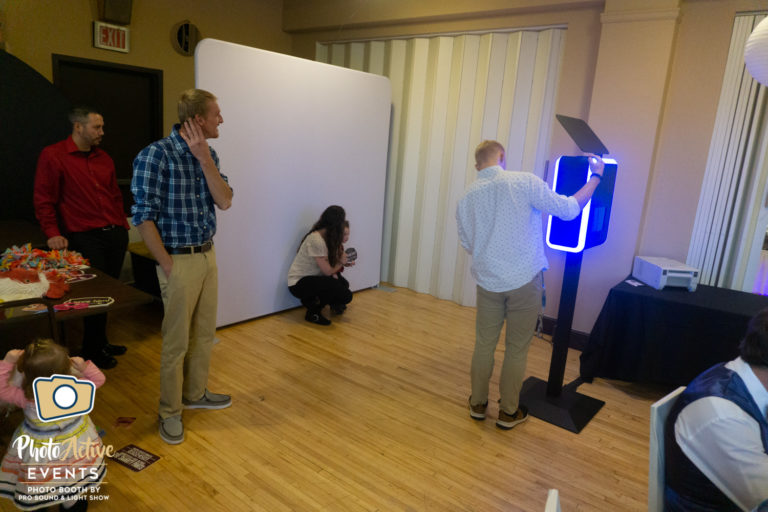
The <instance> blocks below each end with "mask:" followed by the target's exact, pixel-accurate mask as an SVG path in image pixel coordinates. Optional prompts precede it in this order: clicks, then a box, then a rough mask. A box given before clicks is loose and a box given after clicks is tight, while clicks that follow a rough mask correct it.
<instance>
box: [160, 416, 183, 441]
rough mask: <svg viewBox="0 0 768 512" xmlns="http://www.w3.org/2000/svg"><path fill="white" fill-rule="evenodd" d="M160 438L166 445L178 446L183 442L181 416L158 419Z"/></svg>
mask: <svg viewBox="0 0 768 512" xmlns="http://www.w3.org/2000/svg"><path fill="white" fill-rule="evenodd" d="M160 437H161V438H162V439H163V441H165V442H166V443H168V444H179V443H181V442H182V441H184V424H183V423H182V422H181V416H171V417H170V418H165V419H163V418H160Z"/></svg>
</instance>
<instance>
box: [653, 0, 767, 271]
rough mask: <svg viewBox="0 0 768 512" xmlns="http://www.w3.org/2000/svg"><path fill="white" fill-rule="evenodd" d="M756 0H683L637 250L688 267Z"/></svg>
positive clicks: (761, 5) (757, 5) (762, 6)
mask: <svg viewBox="0 0 768 512" xmlns="http://www.w3.org/2000/svg"><path fill="white" fill-rule="evenodd" d="M760 9H762V10H763V11H766V10H768V3H766V2H765V1H758V0H728V1H723V0H698V1H686V2H683V4H682V8H681V21H680V26H679V30H678V37H677V43H676V45H675V49H674V55H673V61H672V69H671V73H670V78H669V85H668V93H667V97H666V102H665V106H664V116H663V118H662V119H661V120H660V122H661V129H660V133H659V141H658V145H657V148H656V157H655V162H654V167H653V169H654V170H653V175H652V177H651V182H650V184H649V193H648V200H647V201H646V212H645V217H644V225H643V228H642V231H641V236H640V238H639V240H638V243H639V250H638V252H640V253H643V254H647V255H651V256H656V255H658V256H667V257H670V258H673V259H678V260H681V261H685V258H686V256H687V254H688V246H689V244H690V240H691V235H692V233H693V224H694V219H695V217H696V208H697V206H698V202H699V194H700V192H701V185H702V182H703V179H704V169H705V166H706V162H707V157H708V152H709V143H710V139H711V138H712V130H713V128H714V124H715V114H716V112H717V103H718V101H719V99H720V89H721V87H722V82H723V73H724V72H725V63H726V59H727V57H728V48H729V46H730V38H731V31H732V29H733V21H734V16H735V14H736V13H737V12H748V11H757V10H760Z"/></svg>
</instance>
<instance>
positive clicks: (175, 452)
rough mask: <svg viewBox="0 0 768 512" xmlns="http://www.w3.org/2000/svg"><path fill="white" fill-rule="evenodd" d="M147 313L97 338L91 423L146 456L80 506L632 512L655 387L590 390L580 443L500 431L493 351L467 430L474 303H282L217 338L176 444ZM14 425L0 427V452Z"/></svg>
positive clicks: (531, 425)
mask: <svg viewBox="0 0 768 512" xmlns="http://www.w3.org/2000/svg"><path fill="white" fill-rule="evenodd" d="M161 315H162V314H161V312H159V311H157V307H156V306H154V307H152V306H147V307H143V308H139V309H137V310H135V311H133V312H131V313H129V314H124V315H121V316H120V317H115V318H112V319H111V322H110V341H111V342H112V343H117V344H125V345H127V346H128V347H129V351H128V353H127V354H126V355H124V356H122V357H120V358H119V361H120V364H119V365H118V366H117V368H115V369H113V370H109V371H107V372H105V373H106V375H107V382H106V384H105V385H104V386H103V387H102V388H100V389H99V391H98V392H97V397H96V406H95V408H94V411H93V412H92V413H91V417H92V419H93V420H94V422H95V423H96V424H97V425H98V426H100V427H101V428H103V429H104V430H105V432H106V435H105V437H104V442H105V443H108V444H112V445H114V446H115V448H116V449H117V448H121V447H123V446H125V445H127V444H135V445H137V446H139V447H141V448H143V449H145V450H147V451H149V452H151V453H154V454H156V455H159V456H160V457H161V459H160V460H159V461H158V462H156V463H154V464H153V465H151V466H149V467H148V468H146V469H144V470H143V471H141V472H138V473H137V472H133V471H131V470H129V469H128V468H125V467H123V466H121V465H119V464H117V463H114V462H111V463H109V472H108V475H107V482H108V483H107V484H105V486H104V488H103V491H104V492H105V493H107V494H109V496H110V499H109V501H108V502H91V503H90V507H91V508H92V510H139V511H141V510H153V511H154V510H168V511H177V510H233V511H239V510H243V511H251V510H259V511H261V510H263V511H270V512H272V511H305V510H306V511H314V510H318V511H355V512H357V511H453V510H456V511H473V510H476V511H509V510H532V511H538V510H543V508H544V503H545V501H546V497H547V490H548V489H550V488H556V489H559V490H560V499H561V502H562V507H563V510H569V511H574V510H622V511H640V510H645V508H646V496H647V484H648V482H647V472H648V432H649V417H650V410H649V407H650V404H651V403H652V402H653V401H655V400H656V399H658V398H660V397H661V396H663V395H664V394H665V392H666V390H664V389H656V388H653V387H647V386H640V385H634V384H628V383H619V382H612V381H605V380H600V379H597V380H596V381H595V382H594V383H592V384H583V385H582V386H581V387H580V388H579V391H580V392H581V393H584V394H586V395H589V396H592V397H594V398H598V399H600V400H604V401H605V402H606V404H605V406H604V407H603V409H602V410H601V411H600V412H599V413H598V414H597V416H596V417H595V418H594V419H593V420H592V421H591V422H590V423H589V425H587V427H586V428H585V429H584V430H583V431H582V432H581V433H580V434H578V435H577V434H573V433H571V432H568V431H565V430H562V429H560V428H558V427H555V426H553V425H550V424H548V423H545V422H542V421H540V420H538V419H536V418H531V419H530V420H529V421H528V422H526V423H524V424H522V425H520V426H518V427H516V428H515V429H513V430H511V431H501V430H499V429H497V428H496V427H495V426H494V421H495V417H496V414H497V411H498V405H497V403H496V399H497V398H498V380H497V379H498V371H499V366H500V364H501V359H502V355H503V352H502V350H499V351H498V352H497V354H496V372H495V373H494V377H493V380H492V383H491V388H490V389H491V396H490V400H489V402H490V403H489V407H488V417H487V418H486V420H485V421H473V420H472V419H470V418H469V414H468V411H467V398H468V396H469V393H470V391H469V365H470V359H471V357H472V350H473V346H474V309H472V308H466V307H461V306H458V305H456V304H454V303H451V302H448V301H442V300H438V299H436V298H434V297H430V296H428V295H423V294H418V293H415V292H413V291H410V290H406V289H402V288H394V291H389V290H387V291H385V290H383V289H372V290H366V291H363V292H359V293H356V294H355V300H354V301H353V302H352V304H351V305H350V307H349V309H348V310H347V312H346V313H345V314H344V315H343V316H341V317H338V316H333V317H331V319H332V320H333V324H332V325H331V326H329V327H319V326H316V325H313V324H309V323H308V322H305V321H304V319H303V317H304V313H303V311H302V310H300V309H296V310H291V311H286V312H283V313H279V314H274V315H270V316H267V317H263V318H259V319H256V320H253V321H249V322H243V323H240V324H237V325H233V326H229V327H226V328H224V329H220V330H219V331H218V338H219V340H220V341H219V343H218V344H216V345H215V346H214V349H213V360H212V364H211V373H210V378H209V388H210V389H211V390H213V391H215V392H225V393H231V394H232V396H233V405H232V407H230V408H228V409H223V410H219V411H205V410H190V411H185V412H184V425H185V428H186V440H185V441H184V443H182V444H180V445H177V446H170V445H167V444H165V443H164V442H163V441H162V440H161V439H160V438H159V436H158V433H157V429H158V424H157V403H158V397H159V363H160V347H161V337H160V322H161ZM502 336H503V334H502ZM502 345H503V344H502ZM499 348H500V349H501V345H500V347H499ZM550 355H551V345H550V343H548V342H547V341H545V340H542V339H538V338H534V340H533V342H532V344H531V350H530V353H529V359H528V369H527V374H528V375H534V376H536V377H539V378H543V379H546V378H547V376H548V370H549V358H550ZM578 356H579V352H575V351H570V352H569V354H568V363H567V367H566V373H565V382H569V381H571V380H573V379H575V378H576V377H577V376H578ZM120 416H131V417H135V418H136V421H135V422H134V423H133V424H132V425H130V426H128V427H118V426H116V419H117V418H118V417H120ZM18 421H20V416H18V414H14V415H11V416H9V417H8V419H6V420H4V421H3V423H2V429H1V430H0V435H1V436H2V437H0V441H2V442H3V443H4V444H6V445H7V442H8V441H9V439H10V437H11V434H12V432H13V429H14V428H15V426H16V424H17V423H18ZM8 505H10V502H7V501H5V500H3V501H0V506H1V507H6V506H8ZM3 510H5V508H3Z"/></svg>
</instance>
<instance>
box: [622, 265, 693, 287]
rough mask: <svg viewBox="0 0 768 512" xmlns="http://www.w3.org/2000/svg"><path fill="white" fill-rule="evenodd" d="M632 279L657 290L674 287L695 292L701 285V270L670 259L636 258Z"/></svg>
mask: <svg viewBox="0 0 768 512" xmlns="http://www.w3.org/2000/svg"><path fill="white" fill-rule="evenodd" d="M632 277H634V278H635V279H637V280H638V281H642V282H643V283H645V284H647V285H648V286H652V287H653V288H656V289H657V290H661V289H662V288H664V287H665V286H674V287H681V288H688V291H689V292H693V291H696V285H698V284H699V269H697V268H693V267H689V266H688V265H686V264H684V263H680V262H679V261H675V260H671V259H669V258H657V257H653V256H635V264H634V265H633V266H632Z"/></svg>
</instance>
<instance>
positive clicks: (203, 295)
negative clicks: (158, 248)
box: [157, 248, 218, 419]
mask: <svg viewBox="0 0 768 512" xmlns="http://www.w3.org/2000/svg"><path fill="white" fill-rule="evenodd" d="M215 251H216V250H215V249H213V248H212V249H211V250H210V251H208V252H204V253H197V254H174V255H172V256H171V257H172V258H173V267H172V269H171V275H170V277H166V275H165V272H163V269H162V267H160V266H159V265H158V266H157V278H158V281H159V283H160V292H161V294H162V297H163V305H164V307H165V316H164V317H163V326H162V333H163V349H162V355H161V358H160V408H159V414H160V418H162V419H166V418H170V417H172V416H178V415H180V414H181V411H182V409H183V404H182V398H185V399H187V400H198V399H200V398H201V397H202V396H203V393H205V387H206V385H207V383H208V368H209V366H210V362H211V347H213V338H214V336H215V334H216V308H217V301H218V269H217V267H216V252H215Z"/></svg>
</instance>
